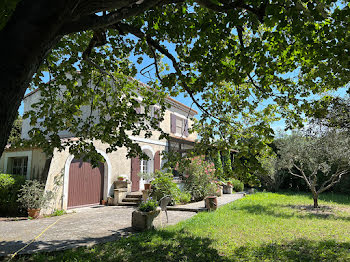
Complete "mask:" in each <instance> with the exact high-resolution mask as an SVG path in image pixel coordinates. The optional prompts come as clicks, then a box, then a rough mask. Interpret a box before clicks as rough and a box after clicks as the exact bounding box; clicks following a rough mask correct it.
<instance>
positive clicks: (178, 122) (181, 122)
mask: <svg viewBox="0 0 350 262" xmlns="http://www.w3.org/2000/svg"><path fill="white" fill-rule="evenodd" d="M183 131H184V120H183V119H181V118H176V133H177V134H182V133H183Z"/></svg>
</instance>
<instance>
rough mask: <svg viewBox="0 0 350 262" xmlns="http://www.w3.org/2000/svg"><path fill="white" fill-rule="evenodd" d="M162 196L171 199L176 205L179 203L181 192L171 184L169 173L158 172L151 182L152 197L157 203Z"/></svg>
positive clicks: (171, 177)
mask: <svg viewBox="0 0 350 262" xmlns="http://www.w3.org/2000/svg"><path fill="white" fill-rule="evenodd" d="M164 196H169V197H171V199H172V200H173V201H174V202H175V203H177V202H180V197H181V191H180V189H179V188H178V187H177V185H176V184H175V183H174V182H173V175H172V174H171V173H162V172H161V171H159V170H158V171H156V174H155V179H154V180H153V181H152V197H154V198H155V199H157V200H158V201H159V200H160V199H161V198H162V197H164Z"/></svg>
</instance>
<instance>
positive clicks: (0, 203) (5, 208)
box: [0, 174, 25, 216]
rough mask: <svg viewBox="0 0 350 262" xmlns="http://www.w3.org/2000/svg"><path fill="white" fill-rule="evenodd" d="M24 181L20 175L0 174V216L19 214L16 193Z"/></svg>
mask: <svg viewBox="0 0 350 262" xmlns="http://www.w3.org/2000/svg"><path fill="white" fill-rule="evenodd" d="M24 182H25V177H24V176H22V175H10V174H0V216H14V215H18V214H20V207H19V205H18V203H17V202H16V200H17V194H18V192H19V190H20V188H21V186H22V185H23V184H24Z"/></svg>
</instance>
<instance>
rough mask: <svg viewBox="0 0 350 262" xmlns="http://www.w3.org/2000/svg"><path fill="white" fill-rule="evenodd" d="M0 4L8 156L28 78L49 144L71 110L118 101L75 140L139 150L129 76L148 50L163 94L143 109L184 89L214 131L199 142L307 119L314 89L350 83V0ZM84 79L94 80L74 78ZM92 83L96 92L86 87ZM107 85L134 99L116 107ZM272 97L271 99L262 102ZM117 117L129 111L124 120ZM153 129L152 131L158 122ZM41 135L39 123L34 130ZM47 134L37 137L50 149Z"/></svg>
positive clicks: (0, 111)
mask: <svg viewBox="0 0 350 262" xmlns="http://www.w3.org/2000/svg"><path fill="white" fill-rule="evenodd" d="M3 3H5V4H4V6H2V8H1V12H2V15H1V20H0V39H1V49H0V58H1V59H0V79H1V90H2V95H1V101H0V125H1V129H0V153H2V151H3V148H4V146H5V143H6V141H7V138H8V136H9V134H10V131H11V127H12V123H13V121H14V119H15V117H16V114H17V111H18V107H19V105H20V102H21V100H22V99H23V96H24V94H25V92H26V90H27V88H28V87H29V86H30V85H31V84H32V85H33V86H39V87H40V89H41V90H42V92H43V93H44V98H43V100H42V103H43V106H40V105H38V106H37V108H38V109H43V111H42V112H46V113H47V115H49V113H50V112H52V113H51V115H49V116H48V117H46V120H45V121H44V124H42V125H43V126H45V127H46V128H47V130H48V131H47V134H50V135H51V139H50V143H51V144H50V145H46V146H47V147H48V148H50V147H56V146H58V144H59V140H58V139H57V136H55V134H58V131H59V129H64V128H66V127H67V126H72V125H74V124H76V123H75V121H76V118H72V117H68V119H64V118H65V117H67V115H69V114H72V115H76V116H79V115H80V113H79V112H77V111H79V110H80V107H81V106H84V105H87V103H88V101H90V104H91V106H92V107H94V108H95V106H96V107H99V106H97V104H98V103H99V102H100V101H102V102H104V105H107V109H108V106H111V107H112V109H113V116H112V118H111V116H109V115H108V113H107V112H105V113H104V114H105V116H106V118H104V119H105V120H106V121H102V122H101V124H100V125H99V126H94V127H93V129H91V130H90V129H89V127H88V123H82V124H81V125H77V126H80V127H82V130H83V131H80V130H75V131H76V135H77V136H78V137H82V138H85V139H94V138H98V139H101V140H102V141H104V142H108V143H111V144H112V146H111V148H110V150H115V149H116V148H118V147H120V146H127V147H133V146H132V142H131V140H130V139H128V136H127V132H126V131H132V132H134V131H135V130H136V131H135V132H136V133H138V132H140V131H142V130H147V129H148V126H147V123H145V124H144V125H143V127H142V126H141V130H140V126H139V125H134V124H133V123H135V121H136V122H137V120H141V119H142V117H143V116H142V114H141V116H140V114H137V112H134V111H133V110H127V109H128V108H130V104H132V105H133V106H139V104H138V102H137V101H136V99H134V97H133V96H130V95H129V94H130V93H132V92H134V91H135V90H137V89H138V87H137V85H136V84H134V85H132V84H131V85H127V87H124V86H125V85H124V84H125V79H126V77H127V76H135V75H136V73H137V70H136V66H135V64H134V63H133V62H132V61H133V60H132V59H130V56H131V55H132V56H136V57H138V58H139V59H138V60H137V61H138V62H139V63H142V58H144V57H145V56H149V57H150V58H152V59H153V61H154V62H153V63H152V64H153V67H154V70H153V71H152V72H153V76H154V77H155V78H153V79H152V80H151V81H150V82H149V84H150V86H151V87H152V88H153V90H156V91H157V92H148V91H147V90H146V89H145V90H144V91H143V95H144V96H145V97H146V99H145V101H144V103H145V105H144V106H145V107H146V108H148V106H149V105H152V104H154V103H156V102H160V103H161V104H162V105H164V97H165V96H166V95H176V94H178V93H179V92H186V93H187V95H189V96H190V97H191V98H192V99H193V102H194V103H195V104H196V105H197V106H198V107H199V108H200V110H202V112H203V118H202V120H201V122H200V124H201V125H203V126H205V127H207V126H209V127H210V126H211V127H214V128H213V132H211V131H209V133H207V136H208V137H207V138H206V137H205V136H203V141H207V142H211V141H212V140H213V139H212V138H213V137H215V136H216V135H215V134H216V133H215V132H217V133H222V132H225V133H226V134H228V135H227V136H226V137H225V140H226V141H225V142H227V141H229V142H230V143H232V145H234V144H235V142H234V141H235V140H236V137H235V135H234V134H235V130H237V129H238V130H241V129H242V130H243V129H244V130H247V126H248V129H250V130H263V131H262V132H261V134H263V135H266V136H267V137H269V136H271V129H270V128H269V126H268V125H267V124H266V123H265V121H264V117H261V115H266V114H270V113H271V112H272V114H274V113H275V110H278V112H279V113H280V114H282V116H285V117H288V119H290V123H291V124H298V123H300V122H301V120H300V114H301V112H303V111H304V112H307V113H312V110H311V107H310V101H309V100H307V99H306V98H307V97H308V96H309V95H312V94H318V93H321V92H323V91H326V90H329V89H332V90H335V89H337V88H339V87H343V86H344V85H346V84H348V82H349V78H350V74H349V57H350V56H349V43H350V39H349V20H348V14H349V5H348V3H347V1H329V0H327V1H326V0H320V1H315V2H313V1H306V0H290V1H285V0H283V1H282V0H274V1H255V0H250V1H248V0H247V1H245V0H215V1H213V0H196V1H184V0H164V1H160V0H124V1H122V0H120V1H113V0H109V1H106V0H105V1H97V0H96V1H94V0H79V1H78V0H65V1H45V0H37V1H29V0H21V1H16V0H12V1H5V2H3ZM162 61H163V62H164V63H162ZM166 64H170V67H169V68H168V66H167V65H166ZM77 67H79V68H80V71H81V72H80V76H79V77H78V76H76V75H75V73H74V72H75V71H76V68H77ZM149 68H150V67H146V68H145V69H144V70H142V72H141V73H144V72H145V71H147V70H148V69H149ZM44 71H46V72H50V75H51V76H52V77H54V78H55V81H51V82H50V83H49V84H44V83H43V82H42V81H41V78H40V77H41V76H42V73H43V72H44ZM67 72H69V73H70V75H73V77H69V76H68V74H67ZM103 75H104V77H107V78H108V79H109V80H108V81H111V82H115V83H114V87H113V86H108V85H107V86H106V85H105V84H103V83H105V82H106V81H101V78H102V76H103ZM116 77H119V78H121V79H122V80H120V81H119V80H117V79H116ZM78 78H82V79H90V80H89V81H88V80H86V81H82V83H81V85H76V84H75V83H76V82H77V80H78ZM91 78H93V79H92V80H91ZM103 79H104V80H105V78H103ZM91 81H93V82H94V84H95V85H96V86H98V90H94V89H93V88H92V87H91V86H90V83H91ZM108 81H107V82H108ZM123 81H124V82H123ZM59 85H65V86H67V87H68V91H67V92H65V93H64V94H58V93H57V92H59V91H57V88H58V87H59ZM115 86H116V87H117V88H115ZM113 88H114V89H113ZM95 91H96V92H95ZM107 92H111V93H113V97H114V98H117V97H120V98H124V97H125V96H126V97H127V99H115V100H116V101H117V103H114V104H112V105H111V104H109V102H108V101H107V100H108V99H107V100H106V97H105V96H104V94H106V93H107ZM96 93H97V95H96ZM154 93H156V94H157V96H156V98H154ZM82 94H83V96H82V97H83V98H82V99H80V97H81V95H82ZM59 95H64V96H65V98H66V99H65V101H66V104H65V105H63V104H62V101H61V100H60V101H54V100H55V98H57V96H58V97H59ZM128 95H129V97H128ZM198 97H201V98H202V100H201V101H202V102H199V101H198V99H197V98H198ZM268 99H270V100H268ZM56 100H57V99H56ZM106 101H107V102H106ZM264 101H268V102H270V104H271V103H273V104H274V106H273V107H271V106H270V105H269V106H264V104H263V102H264ZM52 104H53V108H51V107H50V106H51V105H52ZM53 109H55V110H56V111H57V112H58V114H57V115H55V113H54V110H53ZM99 109H101V106H100V108H99ZM162 109H163V111H164V107H162ZM42 112H39V114H40V113H42ZM118 112H125V113H123V114H122V116H119V114H118ZM251 115H254V117H253V118H252V119H255V120H257V121H255V122H254V121H248V122H243V123H242V122H241V118H242V116H243V118H250V116H251ZM36 116H37V117H35V114H31V117H32V122H33V124H34V122H35V120H36V118H39V117H41V116H40V115H36ZM57 116H61V117H62V118H63V120H62V119H58V117H57ZM107 116H108V117H107ZM102 118H103V117H102ZM111 119H112V120H111ZM110 120H111V121H110ZM247 123H248V125H247ZM124 124H125V126H126V128H125V129H124V130H119V131H118V132H115V133H113V135H111V136H108V132H110V131H111V130H112V126H113V125H114V126H123V125H124ZM152 127H153V128H156V123H153V124H152ZM73 129H74V128H73ZM73 129H72V130H73ZM203 130H206V131H207V130H209V129H208V128H204V129H203ZM206 131H205V132H206ZM38 133H40V130H36V131H33V133H32V135H33V136H34V137H35V136H36V135H38ZM39 138H40V134H39ZM39 138H38V141H39V140H40V139H39ZM43 138H44V136H41V140H40V141H41V144H42V145H43V146H45V145H44V144H43V143H44V139H43ZM84 141H86V140H84V139H82V140H79V141H78V142H75V143H74V144H67V146H71V147H73V148H75V149H73V151H74V150H77V151H79V150H80V149H87V148H90V144H86V142H84ZM39 144H40V143H39Z"/></svg>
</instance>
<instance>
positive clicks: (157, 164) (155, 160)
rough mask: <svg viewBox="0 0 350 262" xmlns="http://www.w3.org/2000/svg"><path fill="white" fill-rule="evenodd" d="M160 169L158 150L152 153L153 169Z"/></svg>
mask: <svg viewBox="0 0 350 262" xmlns="http://www.w3.org/2000/svg"><path fill="white" fill-rule="evenodd" d="M156 170H160V151H157V152H156V153H155V154H154V171H156Z"/></svg>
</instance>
